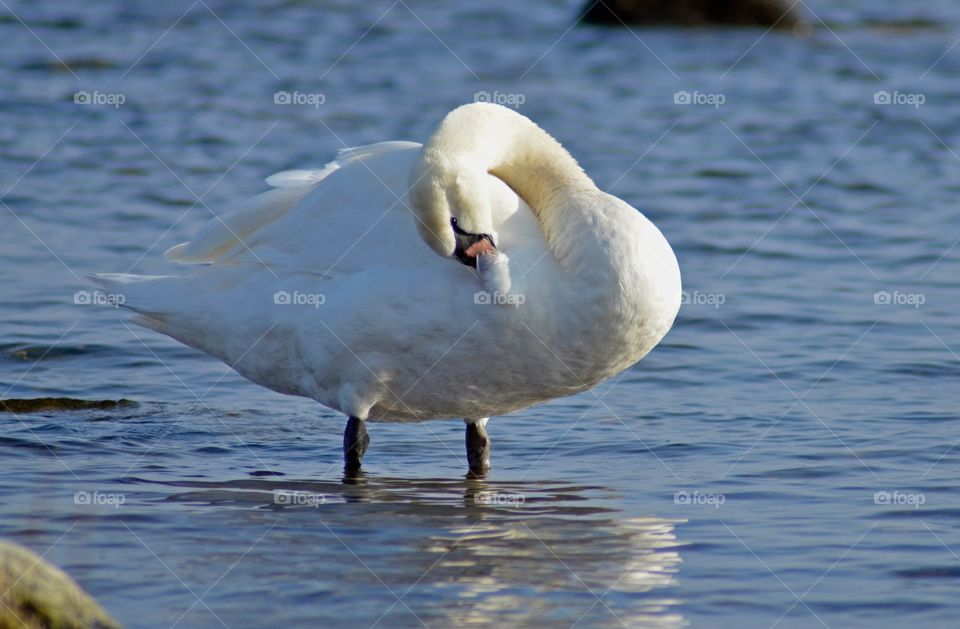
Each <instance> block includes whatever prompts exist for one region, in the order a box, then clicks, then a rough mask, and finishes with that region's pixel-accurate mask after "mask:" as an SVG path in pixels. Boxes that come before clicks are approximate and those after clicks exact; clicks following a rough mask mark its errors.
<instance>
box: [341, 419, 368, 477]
mask: <svg viewBox="0 0 960 629" xmlns="http://www.w3.org/2000/svg"><path fill="white" fill-rule="evenodd" d="M366 423H367V422H365V421H363V420H362V419H360V418H359V417H354V416H352V415H351V416H350V419H349V420H347V428H346V430H344V431H343V469H344V471H345V472H356V471H358V470H359V469H360V464H361V463H362V462H363V455H364V453H365V452H366V451H367V446H368V445H370V435H368V434H367V426H366Z"/></svg>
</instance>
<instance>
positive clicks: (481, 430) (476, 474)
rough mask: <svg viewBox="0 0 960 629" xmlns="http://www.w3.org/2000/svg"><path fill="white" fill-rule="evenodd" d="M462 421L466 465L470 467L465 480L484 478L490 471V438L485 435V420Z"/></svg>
mask: <svg viewBox="0 0 960 629" xmlns="http://www.w3.org/2000/svg"><path fill="white" fill-rule="evenodd" d="M464 421H465V422H466V424H467V434H466V442H467V463H469V465H470V471H469V472H468V473H467V478H484V477H485V476H486V475H487V472H489V471H490V436H489V435H488V434H487V418H486V417H484V418H482V419H465V420H464Z"/></svg>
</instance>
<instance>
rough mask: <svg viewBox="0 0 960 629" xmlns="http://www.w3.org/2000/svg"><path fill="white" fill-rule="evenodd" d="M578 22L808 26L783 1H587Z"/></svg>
mask: <svg viewBox="0 0 960 629" xmlns="http://www.w3.org/2000/svg"><path fill="white" fill-rule="evenodd" d="M580 19H581V20H582V21H584V22H588V23H592V24H606V25H610V26H621V25H623V24H628V25H632V24H637V25H676V26H709V25H713V24H725V25H730V26H763V27H768V28H769V27H776V28H783V29H798V28H800V29H803V28H805V27H808V26H807V22H806V20H805V19H804V18H803V17H802V16H801V15H800V13H799V12H798V11H796V10H795V9H793V8H792V7H791V6H790V4H789V3H787V2H786V1H785V0H600V1H596V0H587V2H586V4H585V5H584V7H583V11H582V12H581V14H580Z"/></svg>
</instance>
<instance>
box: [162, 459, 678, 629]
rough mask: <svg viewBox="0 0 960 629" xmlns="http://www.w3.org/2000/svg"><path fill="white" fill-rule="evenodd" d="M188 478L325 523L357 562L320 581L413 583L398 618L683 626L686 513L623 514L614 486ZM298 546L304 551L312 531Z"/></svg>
mask: <svg viewBox="0 0 960 629" xmlns="http://www.w3.org/2000/svg"><path fill="white" fill-rule="evenodd" d="M176 486H177V487H188V488H189V490H188V491H186V492H180V493H177V494H175V495H171V496H170V497H169V498H168V500H172V501H178V502H189V503H193V504H207V505H217V506H219V507H227V506H233V507H236V508H241V509H251V508H252V509H256V510H272V511H273V512H274V514H275V515H276V516H278V517H279V518H280V520H281V522H284V521H286V522H290V523H296V525H297V526H307V527H308V530H313V531H317V530H318V527H317V523H318V522H319V524H320V525H322V527H320V529H319V530H320V532H321V533H322V532H323V530H322V529H323V528H325V529H326V530H327V531H329V533H330V534H332V535H336V536H337V538H338V539H339V541H340V542H341V543H342V544H343V545H344V546H346V547H347V548H349V550H350V554H351V555H353V557H355V558H356V560H357V561H355V562H354V561H350V560H349V558H348V559H347V560H346V561H345V563H346V565H344V563H340V562H333V565H331V563H330V562H323V561H314V565H315V571H316V574H315V575H314V576H315V578H316V579H328V580H336V581H340V582H343V581H347V582H349V583H351V587H352V588H357V587H359V588H363V587H365V586H369V587H370V588H372V589H373V591H374V592H375V591H376V589H377V588H380V589H382V588H383V586H384V585H385V586H387V587H388V588H390V589H391V590H392V591H394V592H396V593H397V594H398V595H399V594H402V593H404V592H409V593H408V594H406V595H405V596H404V597H403V599H404V603H405V604H407V605H409V610H406V609H404V608H403V606H401V605H397V606H396V607H395V608H394V609H392V610H388V612H387V614H397V616H396V617H393V616H390V615H386V614H385V616H384V618H383V619H382V621H383V622H386V623H387V624H392V623H393V622H398V621H399V622H403V618H402V615H403V614H408V618H407V622H409V621H410V620H411V619H412V618H413V617H412V616H409V614H416V615H417V617H419V618H420V619H422V620H423V621H424V622H426V623H427V624H441V625H443V626H453V625H456V626H460V625H476V624H489V623H491V622H492V621H496V622H497V623H507V624H511V625H518V624H519V625H525V626H526V625H530V624H534V623H537V624H541V625H542V624H547V625H553V624H563V625H565V626H569V625H570V624H571V622H573V620H575V619H577V618H580V619H581V622H583V623H585V624H587V625H590V626H594V625H610V626H621V624H625V625H627V626H638V625H641V626H645V625H655V626H679V625H682V624H684V623H683V619H682V617H681V616H680V614H679V613H678V611H677V608H676V606H677V604H678V603H679V600H678V599H677V598H676V597H675V596H674V595H673V590H672V588H671V587H670V586H674V585H675V584H676V574H677V571H678V567H679V563H680V555H679V552H678V548H679V545H680V544H679V542H678V541H677V539H676V534H675V530H674V527H675V525H676V524H677V523H678V521H677V520H666V519H661V518H656V517H634V518H628V517H623V515H622V514H621V513H620V512H618V511H616V510H614V509H611V508H610V507H609V506H607V505H608V504H612V503H613V500H614V499H615V496H614V495H612V493H611V492H610V491H609V490H607V489H605V488H603V487H597V486H586V485H572V484H565V483H536V482H522V483H510V482H496V483H492V482H484V481H474V480H446V479H444V480H403V479H387V478H381V477H374V476H367V475H361V476H358V477H355V478H351V479H345V480H344V481H343V482H342V483H339V482H315V481H290V480H286V479H283V480H263V479H243V480H236V481H227V482H222V483H216V482H182V483H177V484H176ZM278 537H279V536H278ZM275 543H280V540H279V539H278V540H277V541H276V542H275ZM285 543H289V544H294V545H297V544H298V545H300V546H301V549H300V551H299V552H300V553H301V554H302V553H304V552H308V551H304V550H303V548H304V547H306V546H307V545H309V544H310V541H309V538H308V537H304V536H301V537H300V539H299V540H297V539H296V536H293V538H291V539H287V540H286V542H285ZM286 556H290V555H289V554H288V555H286ZM348 557H349V556H348ZM304 560H305V561H310V559H309V558H306V557H305V559H304ZM361 560H362V561H361ZM345 571H347V572H346V573H345ZM351 571H352V572H351ZM378 581H379V582H380V583H378ZM358 582H359V583H360V585H358ZM418 600H419V601H420V602H421V604H419V605H418V604H417V601H418ZM379 613H383V612H382V610H381V611H377V612H376V613H375V614H374V616H373V618H372V620H374V621H375V620H377V617H376V616H377V614H379ZM571 619H573V620H571Z"/></svg>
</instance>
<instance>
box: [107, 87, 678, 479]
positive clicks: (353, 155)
mask: <svg viewBox="0 0 960 629" xmlns="http://www.w3.org/2000/svg"><path fill="white" fill-rule="evenodd" d="M267 183H268V184H269V185H270V186H271V189H270V190H268V191H267V192H264V193H262V194H259V195H257V196H255V197H253V198H252V199H250V200H248V201H247V202H246V203H243V204H242V205H240V206H239V207H237V208H236V209H235V210H233V211H231V212H229V213H226V214H223V215H222V216H220V217H218V218H214V219H213V220H211V221H210V222H209V224H207V225H206V226H204V227H203V228H202V229H201V230H200V231H199V233H198V234H197V235H196V237H195V238H194V239H193V240H191V241H190V242H187V243H183V244H179V245H176V246H174V247H172V248H171V249H169V250H168V251H167V253H166V258H167V259H168V260H170V261H171V262H175V263H180V264H183V265H189V266H188V267H187V268H186V269H185V272H183V273H180V274H174V275H164V276H141V275H131V274H98V275H95V276H92V277H93V279H94V281H96V282H97V283H99V284H100V286H102V287H103V288H104V289H106V290H110V291H113V292H114V293H116V294H120V295H123V299H119V300H118V301H119V302H120V303H121V304H122V305H123V306H124V307H126V308H129V309H132V310H133V311H134V313H133V317H134V319H133V320H134V322H136V323H137V324H139V325H142V326H145V327H147V328H150V329H153V330H155V331H157V332H160V333H163V334H166V335H168V336H170V337H172V338H174V339H176V340H177V341H179V342H181V343H183V344H185V345H188V346H190V347H192V348H196V349H198V350H200V351H202V352H205V353H207V354H209V355H211V356H214V357H216V358H219V359H220V360H222V361H223V362H225V363H226V364H227V365H229V366H230V367H231V368H233V369H234V370H236V371H237V372H239V373H240V374H241V375H243V376H244V377H246V378H247V379H249V380H251V381H253V382H255V383H257V384H260V385H262V386H265V387H267V388H269V389H272V390H274V391H278V392H280V393H285V394H289V395H297V396H304V397H308V398H312V399H314V400H316V401H317V402H320V403H321V404H323V405H324V406H327V407H329V408H331V409H334V410H337V411H339V412H341V413H343V414H344V415H346V416H347V417H348V420H347V425H346V429H345V431H344V442H343V443H344V462H345V470H346V471H347V472H356V471H358V470H359V468H360V466H361V463H362V459H363V456H364V453H365V451H366V449H367V446H368V444H369V441H370V438H369V435H368V433H367V430H366V423H367V422H368V421H399V422H404V421H423V420H432V419H445V418H447V419H449V418H463V419H464V421H465V423H466V450H467V460H468V464H469V471H468V476H472V477H483V476H485V475H486V474H487V473H488V471H489V469H490V439H489V435H488V433H487V429H486V426H487V420H488V418H489V417H490V416H493V415H503V414H506V413H510V412H512V411H516V410H519V409H522V408H526V407H529V406H531V405H534V404H538V403H542V402H545V401H547V400H551V399H553V398H556V397H560V396H566V395H571V394H574V393H577V392H580V391H584V390H587V389H589V388H591V387H593V386H594V385H595V384H597V383H598V382H600V381H601V380H603V379H605V378H608V377H610V376H612V375H614V374H616V373H618V372H621V371H623V370H624V369H626V368H628V367H630V366H631V365H633V364H634V363H636V362H637V361H638V360H640V359H641V358H643V356H645V355H646V354H647V353H648V352H649V351H650V350H651V349H652V348H653V347H654V346H656V345H657V343H659V341H660V340H661V339H662V338H663V337H664V335H665V334H666V333H667V332H668V331H669V330H670V328H671V326H672V325H673V322H674V319H675V317H676V314H677V311H678V310H679V307H680V295H681V286H680V270H679V267H678V265H677V260H676V257H675V256H674V253H673V250H672V249H671V248H670V245H669V243H668V242H667V240H666V239H665V238H664V236H663V235H662V234H661V232H660V231H659V230H658V229H657V227H656V226H655V225H654V224H653V223H652V222H650V221H649V220H648V219H647V218H646V217H644V215H643V214H641V213H640V212H639V211H637V210H636V209H634V208H633V207H631V206H630V205H628V204H627V203H626V202H624V201H622V200H620V199H618V198H617V197H614V196H612V195H610V194H607V193H605V192H603V191H601V190H600V189H598V188H597V186H596V185H595V184H594V182H593V181H592V180H591V179H590V178H589V177H588V176H587V175H586V174H585V173H584V171H583V170H582V169H581V168H580V167H579V165H578V164H577V162H576V161H575V160H574V158H573V157H572V156H571V155H570V154H569V153H568V152H567V151H566V150H565V149H564V148H563V147H562V146H561V145H560V143H559V142H557V141H556V140H555V139H554V138H553V137H551V136H550V135H549V134H548V133H547V132H545V131H544V130H542V129H541V128H540V127H539V126H537V125H536V124H535V123H533V122H532V121H531V120H529V119H528V118H526V117H525V116H523V115H521V114H519V113H517V112H515V111H513V110H511V109H508V108H506V107H503V106H500V105H495V104H490V103H473V104H468V105H463V106H461V107H459V108H457V109H455V110H453V111H451V112H450V113H448V114H447V115H446V116H445V117H444V119H443V120H442V121H441V122H440V124H439V126H438V127H437V128H436V130H435V131H434V132H433V134H432V135H431V136H430V138H429V139H428V140H427V142H426V144H424V145H420V144H417V143H414V142H397V141H392V142H381V143H378V144H372V145H369V146H363V147H358V148H352V149H346V150H343V151H341V152H340V154H339V155H338V157H337V159H336V160H335V161H333V162H331V163H330V164H328V165H327V166H326V167H325V168H322V169H318V170H290V171H284V172H281V173H277V174H275V175H273V176H271V177H269V178H268V179H267Z"/></svg>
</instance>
